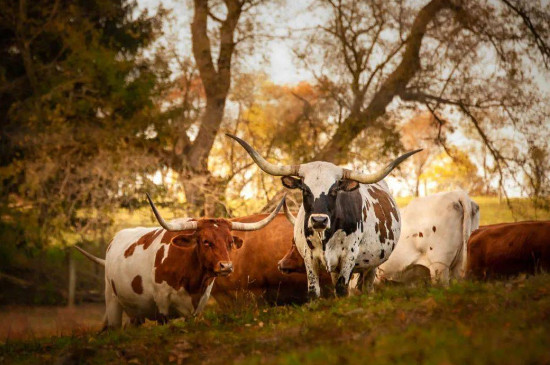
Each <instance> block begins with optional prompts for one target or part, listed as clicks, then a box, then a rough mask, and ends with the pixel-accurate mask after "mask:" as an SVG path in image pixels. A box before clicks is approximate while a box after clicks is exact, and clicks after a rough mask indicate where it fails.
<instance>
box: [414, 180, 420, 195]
mask: <svg viewBox="0 0 550 365" xmlns="http://www.w3.org/2000/svg"><path fill="white" fill-rule="evenodd" d="M414 196H415V197H416V198H418V197H419V196H420V175H416V184H415V186H414Z"/></svg>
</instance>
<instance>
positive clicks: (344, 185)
mask: <svg viewBox="0 0 550 365" xmlns="http://www.w3.org/2000/svg"><path fill="white" fill-rule="evenodd" d="M358 187H359V183H358V182H357V181H354V180H348V179H342V180H340V183H339V184H338V188H339V189H340V190H343V191H353V190H355V189H357V188H358Z"/></svg>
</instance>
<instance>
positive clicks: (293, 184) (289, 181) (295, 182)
mask: <svg viewBox="0 0 550 365" xmlns="http://www.w3.org/2000/svg"><path fill="white" fill-rule="evenodd" d="M281 181H282V182H283V185H284V186H285V187H287V188H289V189H297V188H300V187H302V180H300V179H297V178H295V177H292V176H283V177H282V178H281Z"/></svg>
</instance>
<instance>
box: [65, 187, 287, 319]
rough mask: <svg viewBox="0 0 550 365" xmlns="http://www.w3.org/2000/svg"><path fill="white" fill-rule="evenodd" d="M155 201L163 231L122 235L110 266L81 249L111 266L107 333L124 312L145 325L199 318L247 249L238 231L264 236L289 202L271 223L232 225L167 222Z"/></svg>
mask: <svg viewBox="0 0 550 365" xmlns="http://www.w3.org/2000/svg"><path fill="white" fill-rule="evenodd" d="M147 197H148V199H149V203H150V204H151V207H152V209H153V212H154V213H155V216H156V218H157V220H158V221H159V223H160V225H161V226H162V228H160V227H157V228H144V227H138V228H131V229H124V230H122V231H120V232H118V233H117V234H116V235H115V237H114V238H113V241H112V242H111V244H110V245H109V247H108V248H107V254H106V257H105V260H102V259H99V258H97V257H95V256H93V255H91V254H89V253H87V252H85V251H84V250H82V249H80V248H78V247H76V246H75V248H77V249H78V250H79V251H81V252H82V253H83V254H84V255H86V256H87V257H88V258H90V259H91V260H93V261H95V262H97V263H99V264H102V265H104V266H105V305H106V313H105V320H104V321H105V327H120V326H121V324H122V312H123V311H124V312H125V313H126V314H127V315H128V317H129V318H130V320H131V323H133V324H140V323H142V322H143V321H144V320H145V319H152V320H157V321H159V322H165V321H166V320H167V319H169V318H175V317H180V316H190V315H195V314H197V313H199V312H201V310H202V309H203V308H204V305H205V304H206V301H207V300H208V298H209V296H210V292H211V290H212V286H213V284H214V281H215V279H216V277H221V276H225V275H229V274H230V273H231V272H232V271H233V263H232V261H231V259H230V257H229V252H230V250H231V248H232V247H233V246H235V247H236V248H239V247H241V245H242V242H243V241H242V239H241V238H240V237H237V236H235V235H233V234H232V231H253V230H258V229H260V228H262V227H264V226H266V225H267V224H268V223H270V222H271V221H272V220H273V219H274V218H275V217H276V216H277V213H278V211H279V210H280V208H281V206H282V204H283V202H284V198H283V199H282V201H281V202H280V203H279V205H278V206H277V208H276V209H275V210H274V211H273V212H272V213H271V214H270V215H268V216H267V217H264V218H263V219H261V220H259V221H254V222H253V223H252V222H250V223H249V222H232V221H230V220H227V219H209V218H202V219H198V220H195V219H191V218H184V219H177V220H174V221H171V222H169V223H167V222H165V221H164V219H162V217H161V216H160V214H159V212H158V211H157V209H156V208H155V205H154V204H153V202H152V201H151V199H150V198H149V196H147Z"/></svg>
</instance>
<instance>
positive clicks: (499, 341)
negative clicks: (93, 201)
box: [0, 274, 550, 364]
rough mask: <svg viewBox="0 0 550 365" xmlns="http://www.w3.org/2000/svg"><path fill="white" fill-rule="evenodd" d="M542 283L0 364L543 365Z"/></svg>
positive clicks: (114, 338)
mask: <svg viewBox="0 0 550 365" xmlns="http://www.w3.org/2000/svg"><path fill="white" fill-rule="evenodd" d="M549 349H550V275H547V274H543V275H539V276H535V277H530V278H527V279H525V278H520V279H516V280H515V281H509V282H492V283H473V282H462V283H454V284H452V285H451V286H450V287H449V288H441V287H424V286H420V287H416V288H410V287H409V288H404V287H402V288H395V287H393V288H392V287H386V288H382V289H380V290H378V291H377V292H376V293H375V294H371V295H366V294H365V295H360V296H354V297H349V298H345V299H323V300H317V301H315V302H312V303H309V304H307V305H303V306H296V307H293V306H289V307H271V308H267V307H266V308H262V307H256V306H255V305H253V304H251V305H250V306H249V307H246V308H239V309H237V310H235V311H231V312H226V313H220V312H218V311H217V309H215V308H211V309H208V310H207V311H206V312H205V313H204V314H203V315H202V316H201V317H199V318H195V319H191V320H188V321H187V322H185V321H183V320H178V321H173V322H171V323H169V324H168V325H164V326H156V325H153V324H146V325H145V326H144V327H142V328H137V329H128V330H119V331H113V332H110V333H104V334H100V335H96V334H88V335H79V336H71V337H60V338H51V339H43V340H35V341H31V342H14V343H8V344H6V345H4V346H2V347H0V362H5V363H22V364H35V363H42V362H43V363H51V362H56V363H64V362H65V361H68V362H70V363H93V364H103V363H113V364H114V363H135V364H140V363H169V362H170V363H176V364H182V363H206V364H216V363H219V364H222V363H223V364H226V363H228V362H231V363H233V362H235V363H240V364H259V363H280V364H320V363H323V364H325V363H329V364H340V363H373V364H400V363H426V364H548V363H550V351H549Z"/></svg>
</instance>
